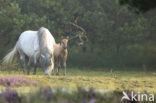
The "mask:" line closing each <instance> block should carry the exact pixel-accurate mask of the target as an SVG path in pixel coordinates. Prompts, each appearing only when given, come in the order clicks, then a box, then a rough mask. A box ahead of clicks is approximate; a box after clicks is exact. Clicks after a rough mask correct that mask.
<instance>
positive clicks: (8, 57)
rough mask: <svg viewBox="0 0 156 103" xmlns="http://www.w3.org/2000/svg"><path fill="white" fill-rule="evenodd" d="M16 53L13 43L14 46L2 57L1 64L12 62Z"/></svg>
mask: <svg viewBox="0 0 156 103" xmlns="http://www.w3.org/2000/svg"><path fill="white" fill-rule="evenodd" d="M17 53H18V52H17V47H16V45H15V47H14V48H13V49H12V50H11V51H10V52H9V53H8V54H7V55H6V56H5V57H4V58H3V61H2V64H12V62H13V60H14V59H15V56H17Z"/></svg>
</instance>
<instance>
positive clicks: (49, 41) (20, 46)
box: [3, 27, 55, 75]
mask: <svg viewBox="0 0 156 103" xmlns="http://www.w3.org/2000/svg"><path fill="white" fill-rule="evenodd" d="M41 44H43V45H41ZM53 45H55V39H54V37H53V36H52V34H51V33H50V32H49V30H48V29H46V28H44V27H41V28H40V29H39V30H38V31H30V30H29V31H25V32H23V33H22V34H21V35H20V37H19V39H18V41H17V42H16V45H15V46H14V48H13V50H12V51H11V52H9V53H8V54H7V55H6V56H5V57H4V58H3V64H11V63H12V61H13V60H14V57H15V56H18V55H16V54H19V57H20V62H21V65H22V68H23V72H24V74H25V68H26V66H25V57H26V56H27V57H28V58H29V60H28V64H27V65H28V71H27V74H29V71H30V65H31V63H33V64H34V72H33V74H36V66H37V61H38V60H39V58H40V57H41V60H42V65H43V66H44V72H45V75H49V74H50V73H51V71H52V69H53V68H54V60H53V58H54V57H53V51H54V47H53Z"/></svg>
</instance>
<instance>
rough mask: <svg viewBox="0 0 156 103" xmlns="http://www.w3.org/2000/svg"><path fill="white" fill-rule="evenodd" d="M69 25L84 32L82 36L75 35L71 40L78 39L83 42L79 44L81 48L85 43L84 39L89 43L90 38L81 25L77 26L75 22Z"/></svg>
mask: <svg viewBox="0 0 156 103" xmlns="http://www.w3.org/2000/svg"><path fill="white" fill-rule="evenodd" d="M69 23H70V24H71V25H73V26H75V27H76V28H78V29H80V30H81V31H82V32H81V33H80V34H77V35H75V36H74V37H72V38H71V39H74V38H77V37H78V38H79V39H80V41H81V42H79V43H77V45H79V46H81V45H83V44H84V42H85V41H84V40H83V39H82V38H83V37H85V38H86V40H87V41H88V37H87V35H86V34H87V33H86V31H85V29H83V28H82V27H81V26H79V25H77V24H75V23H73V22H69ZM71 39H70V40H71Z"/></svg>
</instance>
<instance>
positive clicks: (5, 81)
mask: <svg viewBox="0 0 156 103" xmlns="http://www.w3.org/2000/svg"><path fill="white" fill-rule="evenodd" d="M37 84H38V83H37V82H36V81H34V80H31V79H28V78H25V77H21V76H18V77H17V76H3V77H0V85H3V86H13V87H14V86H35V85H37Z"/></svg>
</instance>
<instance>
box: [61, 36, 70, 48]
mask: <svg viewBox="0 0 156 103" xmlns="http://www.w3.org/2000/svg"><path fill="white" fill-rule="evenodd" d="M68 40H69V36H67V37H63V36H62V37H61V46H62V47H63V49H67V46H68Z"/></svg>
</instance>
